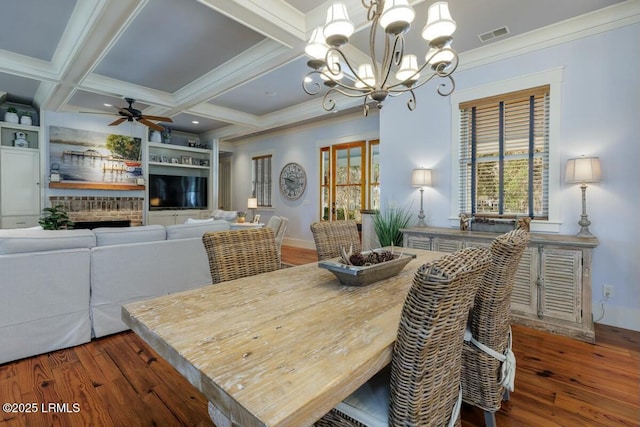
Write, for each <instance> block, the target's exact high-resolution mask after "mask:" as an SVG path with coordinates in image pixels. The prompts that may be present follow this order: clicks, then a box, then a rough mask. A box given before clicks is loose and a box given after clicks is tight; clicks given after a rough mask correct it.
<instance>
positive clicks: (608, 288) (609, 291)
mask: <svg viewBox="0 0 640 427" xmlns="http://www.w3.org/2000/svg"><path fill="white" fill-rule="evenodd" d="M602 296H603V297H605V298H611V297H613V285H604V286H603V287H602Z"/></svg>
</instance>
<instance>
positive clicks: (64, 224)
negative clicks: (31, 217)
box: [38, 205, 73, 230]
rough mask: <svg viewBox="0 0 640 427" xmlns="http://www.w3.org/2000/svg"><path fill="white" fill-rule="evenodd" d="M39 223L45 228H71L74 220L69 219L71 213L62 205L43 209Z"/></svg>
mask: <svg viewBox="0 0 640 427" xmlns="http://www.w3.org/2000/svg"><path fill="white" fill-rule="evenodd" d="M38 223H39V224H40V225H41V226H42V228H43V229H45V230H70V229H72V228H73V221H71V220H70V219H69V214H67V212H66V211H65V210H64V209H63V206H62V205H57V206H53V207H50V208H44V209H42V217H41V218H40V220H39V221H38Z"/></svg>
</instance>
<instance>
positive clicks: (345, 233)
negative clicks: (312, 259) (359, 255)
mask: <svg viewBox="0 0 640 427" xmlns="http://www.w3.org/2000/svg"><path fill="white" fill-rule="evenodd" d="M311 233H312V234H313V240H314V241H315V243H316V251H317V252H318V260H320V261H322V260H325V259H329V258H336V257H339V256H340V255H342V249H343V248H344V250H346V251H349V249H350V248H352V249H353V251H354V252H360V250H361V248H362V245H361V243H360V234H358V224H356V222H355V221H353V220H340V221H321V222H314V223H313V224H311Z"/></svg>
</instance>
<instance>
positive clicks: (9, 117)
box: [4, 112, 20, 124]
mask: <svg viewBox="0 0 640 427" xmlns="http://www.w3.org/2000/svg"><path fill="white" fill-rule="evenodd" d="M4 121H5V122H7V123H16V124H18V123H20V118H19V117H18V115H17V114H16V113H9V112H7V113H4Z"/></svg>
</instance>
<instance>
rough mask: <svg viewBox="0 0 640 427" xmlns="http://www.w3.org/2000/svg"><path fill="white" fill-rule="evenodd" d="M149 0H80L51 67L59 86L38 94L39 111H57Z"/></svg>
mask: <svg viewBox="0 0 640 427" xmlns="http://www.w3.org/2000/svg"><path fill="white" fill-rule="evenodd" d="M147 1H148V0H131V1H127V2H123V1H119V0H83V1H80V2H78V3H77V4H76V7H75V8H74V10H73V13H72V14H71V18H70V19H69V23H68V24H67V27H66V29H65V32H64V33H63V35H62V38H61V41H60V43H59V45H58V48H57V49H56V52H55V53H54V55H53V60H52V64H53V66H54V68H55V69H56V70H57V71H58V80H59V82H60V84H59V85H58V86H56V87H55V88H52V90H49V91H40V96H41V97H45V98H42V99H38V100H36V101H37V102H38V104H39V105H40V106H41V108H45V109H49V110H54V111H55V110H58V109H60V108H61V107H62V106H63V105H64V104H65V103H66V102H68V100H69V99H70V98H71V96H72V95H73V93H74V92H75V90H76V89H77V87H78V86H79V85H82V82H83V81H84V79H85V78H86V77H87V76H88V75H89V74H90V73H91V72H92V71H93V70H94V69H95V67H96V66H97V65H98V64H99V63H100V61H101V60H102V59H103V58H104V56H105V55H107V53H108V52H109V50H110V48H111V47H112V46H113V45H114V44H115V43H116V41H117V40H118V39H119V38H120V36H121V35H122V33H123V32H124V31H125V30H126V29H127V27H128V26H129V24H130V23H131V22H132V21H133V19H134V18H135V17H136V16H137V14H138V13H140V11H141V10H142V8H143V7H144V5H145V4H146V3H147Z"/></svg>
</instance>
